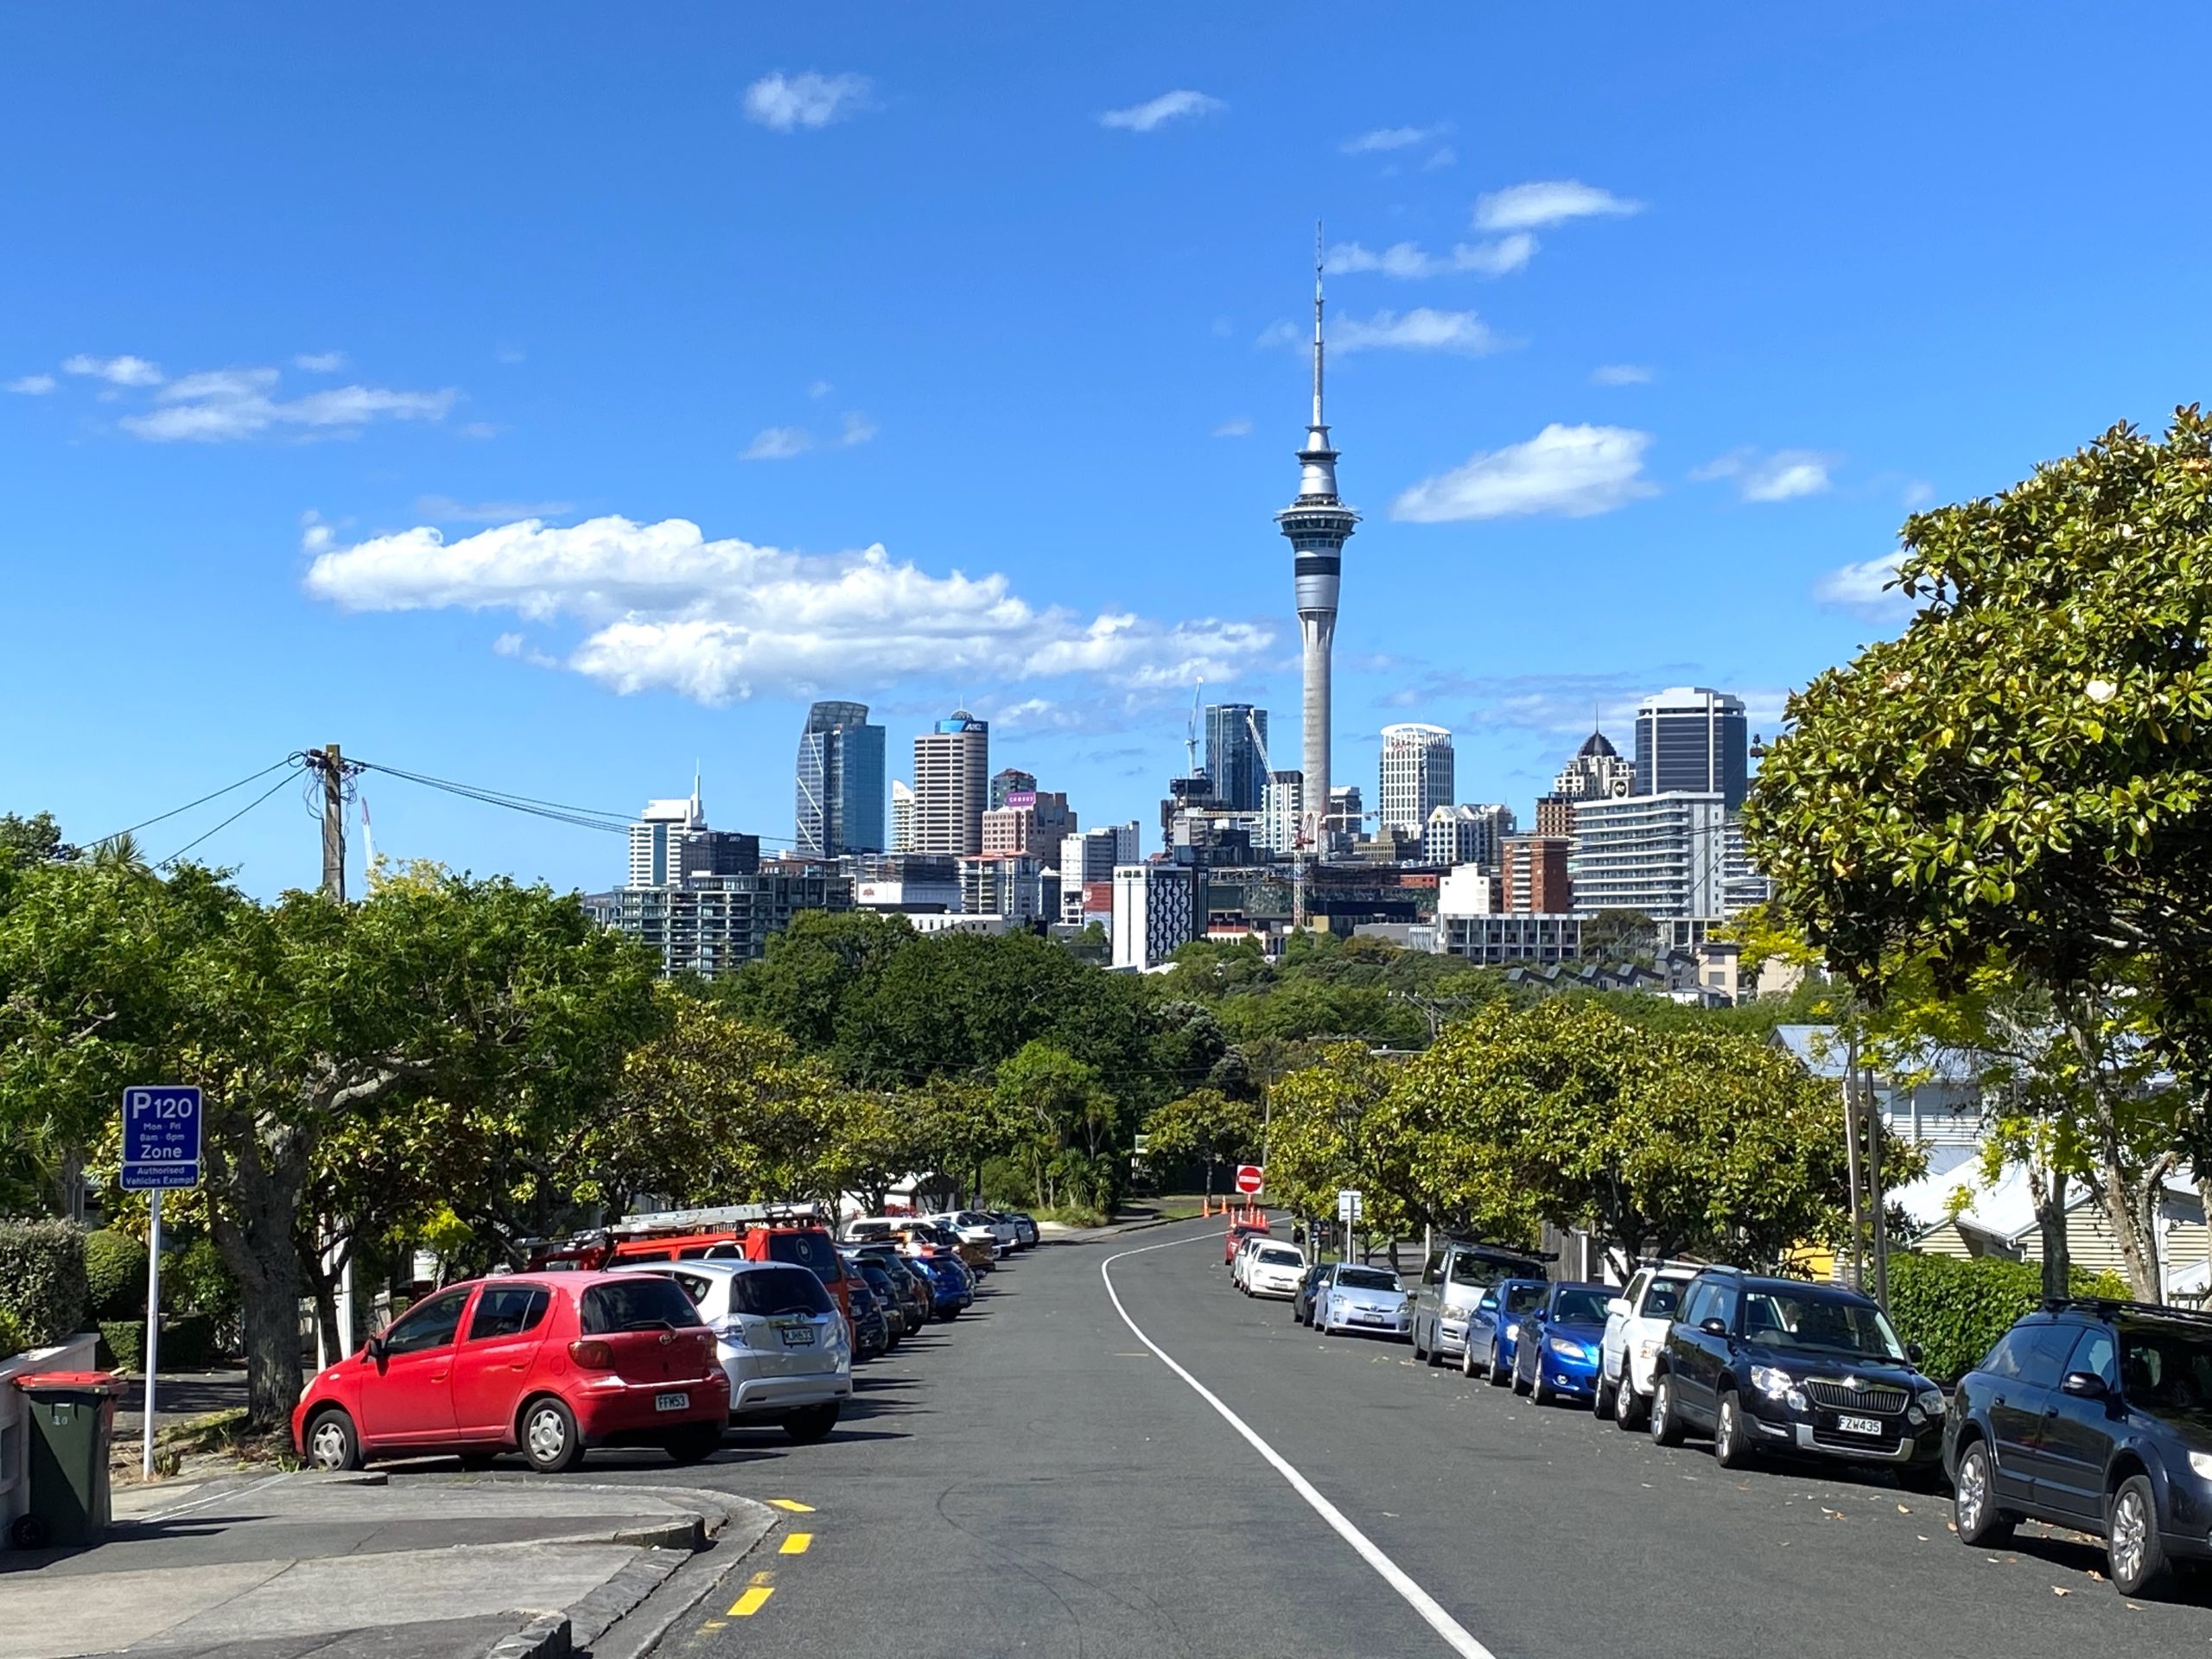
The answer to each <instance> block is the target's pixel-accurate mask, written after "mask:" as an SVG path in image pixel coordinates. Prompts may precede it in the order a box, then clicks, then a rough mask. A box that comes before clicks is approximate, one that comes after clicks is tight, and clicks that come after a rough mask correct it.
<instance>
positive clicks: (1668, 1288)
mask: <svg viewBox="0 0 2212 1659" xmlns="http://www.w3.org/2000/svg"><path fill="white" fill-rule="evenodd" d="M1682 1290H1683V1281H1681V1280H1680V1279H1654V1280H1653V1281H1651V1284H1650V1286H1649V1288H1648V1289H1646V1291H1645V1292H1644V1295H1643V1306H1642V1308H1641V1309H1640V1310H1639V1311H1640V1312H1641V1313H1642V1314H1643V1317H1644V1318H1645V1319H1673V1318H1674V1317H1675V1310H1676V1309H1677V1308H1679V1307H1681V1305H1682ZM1629 1300H1630V1304H1631V1305H1633V1304H1634V1302H1635V1298H1633V1297H1630V1299H1629Z"/></svg>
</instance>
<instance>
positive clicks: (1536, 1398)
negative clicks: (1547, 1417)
mask: <svg viewBox="0 0 2212 1659" xmlns="http://www.w3.org/2000/svg"><path fill="white" fill-rule="evenodd" d="M1557 1398H1559V1396H1558V1395H1555V1394H1554V1393H1553V1392H1552V1391H1551V1390H1550V1389H1548V1388H1546V1387H1545V1386H1544V1362H1543V1361H1542V1360H1541V1359H1538V1360H1537V1361H1536V1370H1535V1376H1531V1377H1530V1378H1529V1404H1530V1405H1532V1406H1548V1405H1549V1404H1551V1403H1552V1402H1553V1401H1554V1400H1556V1399H1557Z"/></svg>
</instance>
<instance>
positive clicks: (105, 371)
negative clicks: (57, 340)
mask: <svg viewBox="0 0 2212 1659" xmlns="http://www.w3.org/2000/svg"><path fill="white" fill-rule="evenodd" d="M61 372H63V373H64V374H89V375H91V376H92V378H95V379H99V380H105V381H106V382H107V383H108V384H109V385H111V386H158V385H161V384H162V370H161V365H159V364H157V363H149V362H148V361H147V360H146V359H144V358H143V357H129V356H124V357H88V356H86V354H85V353H83V352H79V353H77V355H76V356H74V357H72V358H67V359H63V361H62V365H61Z"/></svg>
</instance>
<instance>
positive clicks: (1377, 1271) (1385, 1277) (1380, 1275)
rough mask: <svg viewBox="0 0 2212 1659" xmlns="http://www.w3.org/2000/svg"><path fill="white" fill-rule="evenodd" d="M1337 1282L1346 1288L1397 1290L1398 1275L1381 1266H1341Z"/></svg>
mask: <svg viewBox="0 0 2212 1659" xmlns="http://www.w3.org/2000/svg"><path fill="white" fill-rule="evenodd" d="M1337 1283H1338V1284H1339V1285H1341V1286H1343V1287H1344V1289H1346V1290H1396V1289H1398V1288H1400V1287H1399V1284H1398V1275H1397V1274H1395V1273H1385V1272H1383V1269H1382V1268H1338V1269H1337Z"/></svg>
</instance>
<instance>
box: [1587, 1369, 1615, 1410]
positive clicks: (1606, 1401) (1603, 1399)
mask: <svg viewBox="0 0 2212 1659" xmlns="http://www.w3.org/2000/svg"><path fill="white" fill-rule="evenodd" d="M1590 1410H1591V1412H1592V1414H1593V1415H1595V1416H1599V1417H1610V1416H1611V1415H1612V1414H1613V1385H1612V1384H1611V1383H1608V1382H1606V1381H1605V1360H1604V1359H1603V1358H1600V1359H1599V1361H1598V1384H1597V1386H1596V1387H1595V1388H1593V1389H1591V1390H1590Z"/></svg>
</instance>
